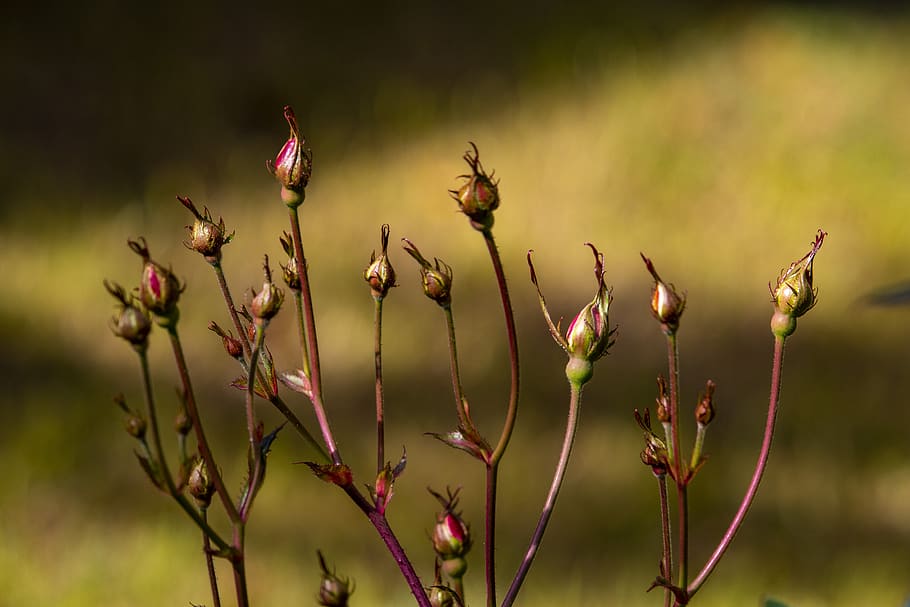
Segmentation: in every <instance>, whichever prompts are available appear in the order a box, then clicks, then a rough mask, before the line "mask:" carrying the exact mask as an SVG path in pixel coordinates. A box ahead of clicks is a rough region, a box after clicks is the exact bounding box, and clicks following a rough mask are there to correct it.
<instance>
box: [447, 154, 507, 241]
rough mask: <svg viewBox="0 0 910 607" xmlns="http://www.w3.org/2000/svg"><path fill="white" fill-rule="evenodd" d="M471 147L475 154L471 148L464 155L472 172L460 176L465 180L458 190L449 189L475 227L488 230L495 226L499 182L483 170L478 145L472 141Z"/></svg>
mask: <svg viewBox="0 0 910 607" xmlns="http://www.w3.org/2000/svg"><path fill="white" fill-rule="evenodd" d="M471 147H472V148H473V150H474V154H473V156H472V155H471V151H470V150H469V151H467V152H465V155H464V161H465V162H466V163H468V166H469V167H471V174H470V175H461V176H460V178H462V179H465V182H464V183H463V184H462V186H461V187H460V188H458V189H457V190H449V193H450V194H451V195H452V198H454V199H455V201H456V202H457V203H458V207H459V209H461V212H462V213H464V214H465V215H467V216H468V218H469V219H470V220H471V225H472V226H474V228H476V229H478V230H488V229H490V228H491V227H493V211H495V210H496V209H497V208H498V207H499V188H498V185H499V183H498V182H496V181H494V180H493V179H492V175H487V174H486V172H485V171H484V170H483V166H482V165H481V164H480V153H479V152H478V151H477V146H476V145H474V143H471Z"/></svg>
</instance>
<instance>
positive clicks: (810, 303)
mask: <svg viewBox="0 0 910 607" xmlns="http://www.w3.org/2000/svg"><path fill="white" fill-rule="evenodd" d="M827 235H828V234H827V232H825V231H824V230H819V231H818V234H816V236H815V242H813V243H812V248H811V249H810V250H809V252H808V253H806V255H805V256H803V258H802V259H800V260H799V261H795V262H793V263H791V264H790V267H789V268H787V269H785V270H783V271H782V272H781V275H780V277H779V278H778V279H777V285H776V286H774V287H772V286H771V284H770V283H769V284H768V288H769V289H770V291H771V302H772V303H773V304H774V310H775V311H774V316H773V317H772V318H771V331H772V332H773V333H774V334H775V335H777V336H778V337H788V336H789V335H791V334H792V333H793V332H794V331H795V330H796V319H797V318H799V317H800V316H802V315H803V314H805V313H806V312H808V311H809V310H811V309H812V308H813V307H814V306H815V302H816V297H817V295H818V290H817V289H816V288H815V287H814V286H813V285H812V263H813V261H814V260H815V256H816V255H817V254H818V251H819V249H821V248H822V244H823V243H824V241H825V236H827Z"/></svg>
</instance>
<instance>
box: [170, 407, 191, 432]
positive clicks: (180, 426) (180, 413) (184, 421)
mask: <svg viewBox="0 0 910 607" xmlns="http://www.w3.org/2000/svg"><path fill="white" fill-rule="evenodd" d="M192 429H193V418H191V417H190V416H189V415H188V414H187V412H186V405H184V404H183V403H181V404H180V406H178V407H177V413H176V415H174V431H175V432H176V433H177V434H180V435H182V436H186V435H187V434H189V433H190V430H192Z"/></svg>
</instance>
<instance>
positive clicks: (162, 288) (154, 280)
mask: <svg viewBox="0 0 910 607" xmlns="http://www.w3.org/2000/svg"><path fill="white" fill-rule="evenodd" d="M127 244H128V245H129V247H130V249H132V250H133V252H134V253H136V254H137V255H139V256H140V257H142V278H141V280H140V282H139V299H140V300H141V301H142V305H144V306H145V308H146V309H147V310H148V311H149V312H151V313H152V314H154V315H155V316H156V319H157V321H158V324H160V325H162V326H165V327H168V326H173V325H176V324H177V319H178V318H179V316H180V312H179V310H178V308H177V301H178V300H179V299H180V294H181V293H182V292H183V286H181V284H180V281H179V280H177V277H176V276H174V273H173V272H171V270H169V269H168V268H165V267H164V266H162V265H161V264H159V263H157V262H155V261H153V260H152V258H151V256H150V254H149V250H148V245H147V244H146V242H145V239H144V238H139V240H128V241H127Z"/></svg>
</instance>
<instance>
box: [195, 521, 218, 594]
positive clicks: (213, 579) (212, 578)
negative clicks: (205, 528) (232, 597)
mask: <svg viewBox="0 0 910 607" xmlns="http://www.w3.org/2000/svg"><path fill="white" fill-rule="evenodd" d="M199 513H200V515H201V516H202V520H204V521H206V522H207V521H208V509H207V508H206V507H201V508H199ZM202 552H203V553H204V554H205V568H206V570H207V571H208V572H209V584H210V585H211V587H212V605H213V607H221V595H220V593H219V592H218V576H217V575H215V559H214V558H213V557H212V543H211V541H210V540H209V536H208V535H207V534H205V533H203V534H202Z"/></svg>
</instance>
